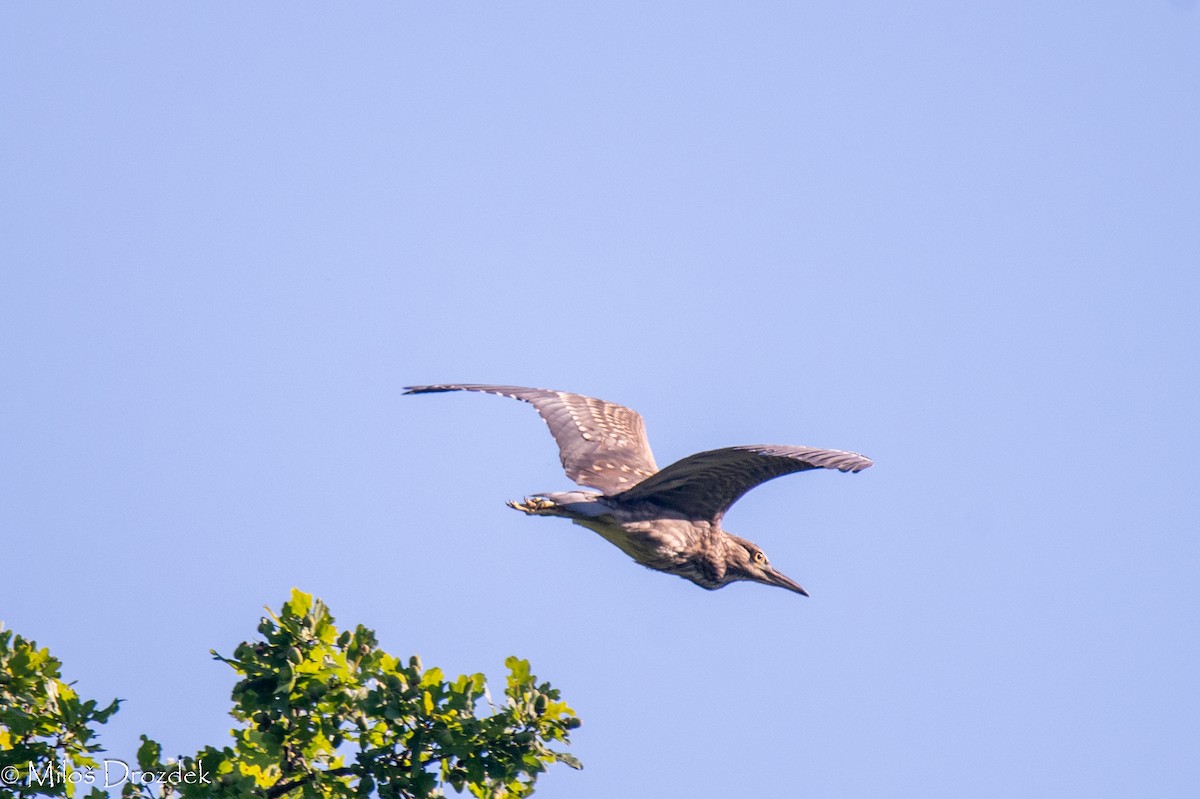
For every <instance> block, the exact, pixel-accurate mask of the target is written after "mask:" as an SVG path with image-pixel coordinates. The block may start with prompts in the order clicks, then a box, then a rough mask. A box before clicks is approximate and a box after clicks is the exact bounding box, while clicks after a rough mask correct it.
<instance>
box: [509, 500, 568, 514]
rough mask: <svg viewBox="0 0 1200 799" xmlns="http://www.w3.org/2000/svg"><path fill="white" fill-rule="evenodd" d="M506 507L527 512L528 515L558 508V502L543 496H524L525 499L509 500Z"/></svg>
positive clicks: (544, 512)
mask: <svg viewBox="0 0 1200 799" xmlns="http://www.w3.org/2000/svg"><path fill="white" fill-rule="evenodd" d="M505 504H507V505H508V507H510V508H513V509H515V510H519V511H521V512H523V513H527V514H529V515H530V516H535V515H539V514H546V513H550V512H552V511H554V510H555V509H556V508H558V503H557V502H555V501H554V500H550V499H546V498H545V497H525V501H524V502H521V501H518V500H515V499H513V500H509V501H508V502H507V503H505Z"/></svg>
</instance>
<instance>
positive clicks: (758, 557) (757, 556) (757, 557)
mask: <svg viewBox="0 0 1200 799" xmlns="http://www.w3.org/2000/svg"><path fill="white" fill-rule="evenodd" d="M754 562H755V563H766V562H767V556H766V555H764V554H763V551H762V550H761V549H760V550H758V551H757V552H755V553H754Z"/></svg>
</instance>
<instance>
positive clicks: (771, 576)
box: [763, 568, 808, 596]
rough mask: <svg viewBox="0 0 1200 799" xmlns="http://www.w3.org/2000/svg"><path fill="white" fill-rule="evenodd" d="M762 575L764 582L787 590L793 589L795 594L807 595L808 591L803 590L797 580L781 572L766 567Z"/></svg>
mask: <svg viewBox="0 0 1200 799" xmlns="http://www.w3.org/2000/svg"><path fill="white" fill-rule="evenodd" d="M763 576H764V577H766V580H765V582H767V583H768V584H770V585H777V586H779V587H780V588H786V589H787V590H789V591H795V592H796V593H797V594H803V595H804V596H808V592H807V591H805V590H804V589H803V588H802V587H801V586H800V584H799V583H798V582H796V581H795V580H793V579H792V578H790V577H788V576H787V575H785V574H783V573H782V572H778V571H776V570H775V569H773V568H768V569H767V570H766V572H765V574H764V575H763Z"/></svg>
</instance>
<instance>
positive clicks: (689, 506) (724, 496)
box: [616, 445, 872, 524]
mask: <svg viewBox="0 0 1200 799" xmlns="http://www.w3.org/2000/svg"><path fill="white" fill-rule="evenodd" d="M871 463H872V461H871V459H870V458H864V457H863V456H862V455H858V454H856V453H854V452H841V451H840V450H836V449H815V448H813V447H777V446H770V445H757V446H755V445H751V446H744V447H726V448H724V449H714V450H709V451H708V452H698V453H696V454H695V455H690V456H688V457H686V458H684V459H683V460H680V461H676V462H675V463H672V464H671V465H670V466H668V467H666V468H665V469H663V470H662V471H661V472H658V473H657V474H654V475H651V476H650V477H648V478H646V479H645V480H643V481H642V482H640V483H638V484H637V485H635V486H634V487H632V488H630V489H629V490H628V491H625V492H624V493H622V494H619V495H618V496H617V497H616V498H617V499H619V500H621V501H622V502H652V503H654V504H655V505H658V506H660V507H664V508H670V509H671V510H675V511H678V512H679V513H683V514H686V515H687V516H688V518H690V519H693V520H696V521H708V522H711V523H713V524H719V523H720V521H721V517H722V516H724V515H725V511H727V510H729V506H730V505H732V504H733V503H735V502H737V501H738V499H740V498H741V496H742V495H743V494H745V493H746V492H747V491H749V490H750V489H752V488H754V487H755V486H756V485H758V484H760V483H765V482H766V481H767V480H771V479H773V478H776V477H781V476H782V475H785V474H791V473H792V472H803V471H807V470H808V469H837V470H838V471H842V472H861V471H862V470H863V469H865V468H867V467H868V466H870V465H871Z"/></svg>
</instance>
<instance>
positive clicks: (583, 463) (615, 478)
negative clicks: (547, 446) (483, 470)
mask: <svg viewBox="0 0 1200 799" xmlns="http://www.w3.org/2000/svg"><path fill="white" fill-rule="evenodd" d="M439 391H482V392H485V393H487V394H498V395H500V396H501V397H512V398H513V399H518V400H521V401H523V402H528V403H529V404H530V405H532V406H533V407H534V408H536V409H537V412H538V414H539V415H541V417H542V419H544V420H545V421H546V425H547V426H548V427H549V428H550V434H551V435H553V436H554V440H555V441H557V442H558V452H559V457H560V458H561V459H562V465H563V469H564V470H565V471H566V473H567V477H570V478H571V479H572V480H574V481H575V482H576V483H579V484H580V485H583V486H592V487H593V488H598V489H600V490H601V491H603V492H604V493H605V494H615V493H617V492H620V491H624V490H625V489H626V488H629V487H630V486H632V485H634V484H635V483H637V482H638V481H640V480H643V479H645V478H647V477H649V476H650V475H652V474H654V473H655V472H657V471H658V467H657V466H655V465H654V456H653V455H651V454H650V443H649V442H648V441H646V427H645V425H644V424H643V423H642V417H641V416H639V415H638V413H637V412H636V411H632V410H630V409H629V408H626V407H625V406H623V405H616V404H614V403H611V402H605V401H604V400H598V399H596V398H595V397H585V396H583V395H582V394H569V393H567V392H565V391H550V390H549V389H544V388H522V387H521V386H487V385H478V384H474V383H462V384H445V385H436V386H409V387H408V388H406V389H405V390H404V393H405V394H430V393H435V392H439Z"/></svg>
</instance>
